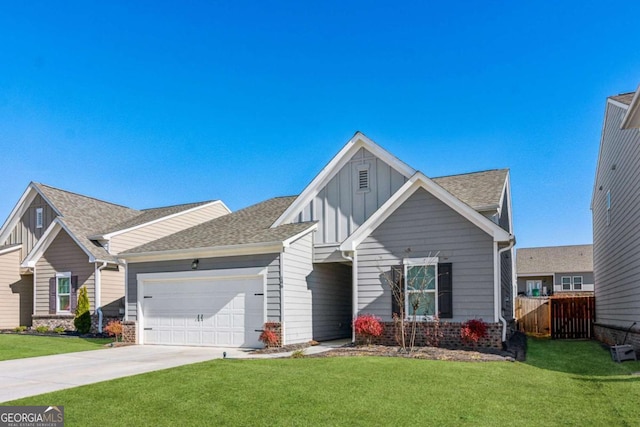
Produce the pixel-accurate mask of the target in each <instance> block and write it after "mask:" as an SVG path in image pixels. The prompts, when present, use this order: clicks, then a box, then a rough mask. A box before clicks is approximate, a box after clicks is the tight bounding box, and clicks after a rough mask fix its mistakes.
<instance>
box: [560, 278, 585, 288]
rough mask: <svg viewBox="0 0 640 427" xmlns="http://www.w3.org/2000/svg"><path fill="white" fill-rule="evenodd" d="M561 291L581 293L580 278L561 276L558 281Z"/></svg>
mask: <svg viewBox="0 0 640 427" xmlns="http://www.w3.org/2000/svg"><path fill="white" fill-rule="evenodd" d="M560 281H561V283H562V290H563V291H581V290H582V276H562V278H561V279H560Z"/></svg>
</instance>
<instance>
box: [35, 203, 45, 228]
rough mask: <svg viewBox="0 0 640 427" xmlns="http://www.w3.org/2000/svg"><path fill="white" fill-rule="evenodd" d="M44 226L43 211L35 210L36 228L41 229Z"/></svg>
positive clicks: (40, 209)
mask: <svg viewBox="0 0 640 427" xmlns="http://www.w3.org/2000/svg"><path fill="white" fill-rule="evenodd" d="M43 224H44V220H43V209H42V208H36V228H42V227H43Z"/></svg>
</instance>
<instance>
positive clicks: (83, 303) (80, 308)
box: [71, 286, 91, 334]
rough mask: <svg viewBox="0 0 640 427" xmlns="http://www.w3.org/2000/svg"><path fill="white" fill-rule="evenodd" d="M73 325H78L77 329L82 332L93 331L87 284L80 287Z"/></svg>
mask: <svg viewBox="0 0 640 427" xmlns="http://www.w3.org/2000/svg"><path fill="white" fill-rule="evenodd" d="M71 297H72V298H73V295H72V296H71ZM73 325H74V326H75V327H76V331H78V332H79V333H81V334H88V333H89V331H91V313H89V296H88V295H87V287H86V286H83V287H81V288H80V295H78V305H77V306H76V317H75V318H74V319H73Z"/></svg>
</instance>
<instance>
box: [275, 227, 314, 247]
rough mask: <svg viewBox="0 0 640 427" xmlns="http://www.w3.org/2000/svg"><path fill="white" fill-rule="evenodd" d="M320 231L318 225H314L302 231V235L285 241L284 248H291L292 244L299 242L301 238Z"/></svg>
mask: <svg viewBox="0 0 640 427" xmlns="http://www.w3.org/2000/svg"><path fill="white" fill-rule="evenodd" d="M316 230H318V224H313V225H311V226H310V227H309V228H307V229H306V230H304V231H301V232H300V233H298V234H296V235H295V236H291V237H289V238H288V239H287V240H285V241H284V242H282V247H283V248H288V247H289V246H291V244H292V243H293V242H295V241H296V240H298V239H299V238H301V237H304V236H306V235H307V234H309V233H311V232H313V231H316Z"/></svg>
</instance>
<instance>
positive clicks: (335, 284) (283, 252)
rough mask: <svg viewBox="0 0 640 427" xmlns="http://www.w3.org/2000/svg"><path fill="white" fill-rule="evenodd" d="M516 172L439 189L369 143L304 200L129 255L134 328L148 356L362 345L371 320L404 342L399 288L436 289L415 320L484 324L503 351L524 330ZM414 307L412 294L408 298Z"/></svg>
mask: <svg viewBox="0 0 640 427" xmlns="http://www.w3.org/2000/svg"><path fill="white" fill-rule="evenodd" d="M514 242H515V240H514V236H513V234H512V221H511V190H510V185H509V171H508V170H506V169H502V170H490V171H484V172H477V173H470V174H463V175H455V176H447V177H442V178H436V179H430V178H428V177H426V176H425V175H424V174H422V173H421V172H419V171H416V170H414V169H413V168H411V167H410V166H408V165H407V164H405V163H403V162H402V161H400V160H398V159H397V158H396V157H394V156H393V155H392V154H391V153H389V152H387V151H386V150H384V149H383V148H381V147H380V146H378V145H377V144H375V143H374V142H373V141H371V140H370V139H369V138H367V137H366V136H364V135H363V134H362V133H360V132H358V133H356V134H355V135H354V137H353V138H352V139H351V140H350V141H349V142H348V143H347V144H346V145H345V147H344V148H342V150H341V151H340V152H339V153H338V154H337V155H336V156H335V157H334V158H333V159H332V160H331V161H330V162H329V164H328V165H327V166H326V167H325V168H324V169H323V170H322V171H320V173H319V174H318V175H317V176H316V178H315V179H314V180H313V181H312V182H311V183H310V184H309V185H308V186H307V187H306V188H305V189H304V191H303V192H302V193H301V194H300V195H299V196H295V197H281V198H275V199H270V200H267V201H264V202H262V203H258V204H256V205H253V206H251V207H248V208H246V209H242V210H240V211H237V212H234V213H232V214H229V215H226V216H223V217H220V218H217V219H214V220H212V221H209V222H206V223H203V224H200V225H198V226H195V227H193V228H191V229H188V230H184V231H181V232H178V233H176V234H173V235H170V236H167V237H163V238H161V239H158V240H156V241H153V242H150V243H147V244H145V245H141V246H139V247H136V248H132V249H129V250H127V251H124V252H123V253H121V257H123V258H124V259H125V260H126V262H127V271H128V273H127V292H126V298H127V304H126V319H127V321H126V322H125V328H126V331H127V332H126V335H128V336H129V339H130V340H136V342H138V343H140V344H176V345H185V344H186V345H212V346H216V345H217V346H244V347H257V346H261V343H260V342H259V339H258V338H259V335H260V332H261V330H262V329H263V327H265V326H264V324H265V322H269V325H267V327H269V328H271V329H273V330H275V331H276V332H277V333H278V335H279V339H280V343H281V344H284V345H286V344H293V343H301V342H306V341H309V340H311V339H315V340H328V339H334V338H342V337H353V335H352V334H353V330H352V326H351V323H352V319H353V318H354V317H355V316H357V315H359V314H363V313H372V314H375V315H377V316H379V317H380V318H382V320H383V321H384V322H385V323H386V325H387V331H391V332H389V333H388V337H387V342H388V343H390V344H395V342H394V340H393V333H392V331H393V321H392V320H393V318H392V314H393V311H394V304H393V302H392V290H391V286H392V285H391V284H390V281H391V277H393V274H392V273H393V271H394V270H397V269H399V270H402V271H404V274H405V275H406V276H407V277H417V276H421V275H422V276H421V277H423V278H428V279H429V280H430V283H431V284H432V285H431V286H429V287H428V288H425V289H420V290H419V291H418V292H421V296H423V297H424V298H423V301H424V304H423V305H422V306H421V307H419V312H418V314H419V315H420V316H421V318H422V319H425V320H431V319H433V317H434V316H435V315H438V314H439V315H440V318H441V319H443V320H446V321H447V322H449V325H448V328H449V329H448V330H447V331H448V332H447V333H448V334H449V338H450V339H452V340H458V341H459V340H460V324H461V323H462V322H464V321H467V320H469V319H475V318H482V319H483V320H484V321H486V322H487V323H488V324H489V330H490V332H491V338H490V342H491V345H494V346H500V345H501V343H502V342H503V341H504V340H505V338H506V334H507V323H508V322H510V321H512V319H513V297H514V295H513V274H514V270H513V249H512V248H513V244H514ZM405 291H406V292H405V293H404V295H405V301H404V302H405V304H408V302H409V300H410V299H411V298H415V293H416V291H415V290H412V289H410V288H409V289H407V288H405Z"/></svg>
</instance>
